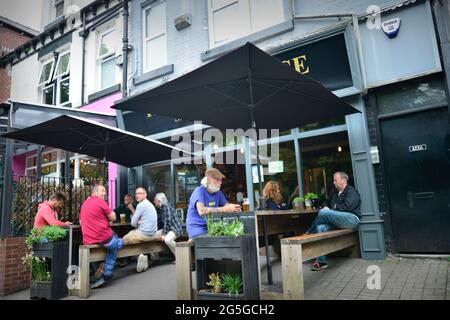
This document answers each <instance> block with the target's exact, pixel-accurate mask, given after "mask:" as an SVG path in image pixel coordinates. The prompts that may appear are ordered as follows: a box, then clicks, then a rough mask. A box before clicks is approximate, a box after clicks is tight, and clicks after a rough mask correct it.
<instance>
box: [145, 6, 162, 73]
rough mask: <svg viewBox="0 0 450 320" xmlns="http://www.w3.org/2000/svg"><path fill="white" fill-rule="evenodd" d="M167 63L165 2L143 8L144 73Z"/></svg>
mask: <svg viewBox="0 0 450 320" xmlns="http://www.w3.org/2000/svg"><path fill="white" fill-rule="evenodd" d="M166 64H167V23H166V2H165V1H163V2H160V3H158V4H156V5H154V6H152V7H150V8H147V9H145V10H144V73H145V72H148V71H151V70H155V69H157V68H160V67H163V66H165V65H166Z"/></svg>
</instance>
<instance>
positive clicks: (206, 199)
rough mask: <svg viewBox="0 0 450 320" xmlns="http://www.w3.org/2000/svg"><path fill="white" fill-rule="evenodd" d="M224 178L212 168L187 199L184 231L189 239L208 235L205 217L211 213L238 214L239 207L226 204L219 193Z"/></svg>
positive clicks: (220, 192) (221, 193)
mask: <svg viewBox="0 0 450 320" xmlns="http://www.w3.org/2000/svg"><path fill="white" fill-rule="evenodd" d="M224 178H225V176H224V175H223V174H222V172H220V171H219V170H217V169H215V168H212V169H208V170H206V172H205V177H204V178H203V179H202V182H201V186H199V187H197V188H196V189H195V190H194V192H193V193H192V195H191V197H190V199H189V207H188V213H187V218H186V229H187V232H188V235H189V238H190V239H194V238H195V237H198V236H201V235H204V234H207V233H208V227H207V224H206V216H207V215H208V214H211V213H233V212H240V211H241V206H240V205H238V204H231V203H228V201H227V199H226V198H225V196H224V195H223V192H222V191H220V186H221V185H222V180H223V179H224Z"/></svg>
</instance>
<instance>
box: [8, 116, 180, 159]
mask: <svg viewBox="0 0 450 320" xmlns="http://www.w3.org/2000/svg"><path fill="white" fill-rule="evenodd" d="M2 136H3V137H6V138H10V139H17V140H22V141H26V142H29V143H35V144H41V145H45V146H50V147H53V148H58V149H62V150H67V151H72V152H76V153H81V154H85V155H89V156H92V157H95V158H98V159H105V160H107V161H111V162H114V163H117V164H120V165H122V166H125V167H135V166H139V165H143V164H146V163H150V162H157V161H162V160H167V159H171V155H172V151H175V153H176V154H177V155H182V152H184V151H183V150H181V149H178V148H175V147H172V146H170V145H168V144H165V143H162V142H159V141H157V140H153V139H149V138H146V137H144V136H141V135H138V134H134V133H130V132H127V131H123V130H120V129H117V128H114V127H110V126H106V125H103V124H100V123H98V122H95V121H89V120H86V119H83V118H79V117H75V116H67V115H63V116H60V117H58V118H55V119H52V120H49V121H46V122H42V123H40V124H37V125H34V126H31V127H28V128H25V129H21V130H18V131H13V132H9V133H6V134H3V135H2ZM188 154H189V153H187V152H185V155H188Z"/></svg>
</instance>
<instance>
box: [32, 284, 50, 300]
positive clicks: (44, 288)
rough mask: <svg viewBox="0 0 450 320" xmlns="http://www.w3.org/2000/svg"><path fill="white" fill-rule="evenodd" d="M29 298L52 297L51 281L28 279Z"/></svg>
mask: <svg viewBox="0 0 450 320" xmlns="http://www.w3.org/2000/svg"><path fill="white" fill-rule="evenodd" d="M30 299H47V300H51V299H52V283H51V282H50V281H30Z"/></svg>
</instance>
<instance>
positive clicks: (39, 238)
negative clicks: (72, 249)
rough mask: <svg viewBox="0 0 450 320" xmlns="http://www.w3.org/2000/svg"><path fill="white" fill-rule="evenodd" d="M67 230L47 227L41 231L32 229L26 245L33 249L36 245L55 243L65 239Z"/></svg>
mask: <svg viewBox="0 0 450 320" xmlns="http://www.w3.org/2000/svg"><path fill="white" fill-rule="evenodd" d="M66 233H67V230H66V229H63V228H61V227H54V226H46V227H43V228H40V229H32V230H31V232H30V234H29V236H28V237H27V238H26V240H25V243H26V244H27V245H28V247H32V246H33V244H35V243H45V242H54V241H59V240H61V239H64V237H65V236H66Z"/></svg>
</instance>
